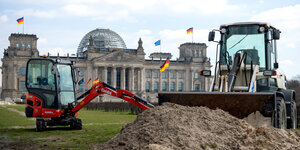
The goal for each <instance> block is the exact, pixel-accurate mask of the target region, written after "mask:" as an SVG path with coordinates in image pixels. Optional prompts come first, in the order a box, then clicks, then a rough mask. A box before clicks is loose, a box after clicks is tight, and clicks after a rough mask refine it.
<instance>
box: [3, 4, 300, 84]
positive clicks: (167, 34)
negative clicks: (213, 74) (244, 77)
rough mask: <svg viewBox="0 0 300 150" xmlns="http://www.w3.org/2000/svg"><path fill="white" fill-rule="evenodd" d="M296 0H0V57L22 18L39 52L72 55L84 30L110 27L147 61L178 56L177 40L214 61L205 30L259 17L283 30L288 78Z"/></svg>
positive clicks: (292, 70)
mask: <svg viewBox="0 0 300 150" xmlns="http://www.w3.org/2000/svg"><path fill="white" fill-rule="evenodd" d="M299 14H300V1H298V0H284V1H283V0H269V1H268V0H251V1H241V0H184V1H183V0H22V1H17V0H0V58H2V57H3V51H4V49H5V48H7V47H8V46H9V41H8V37H9V35H10V34H11V33H22V25H18V24H17V21H16V20H17V19H18V18H20V17H23V16H24V30H25V33H26V34H36V35H37V37H38V38H39V39H38V50H39V51H40V55H43V54H47V53H48V52H49V53H50V54H51V55H57V53H60V55H66V54H67V53H69V54H75V53H76V52H77V47H78V45H79V43H80V41H81V39H82V38H83V36H84V35H85V34H87V33H88V32H90V31H91V30H94V29H96V28H105V29H111V30H113V31H115V32H116V33H118V34H119V35H120V36H121V37H122V38H123V39H124V41H125V43H126V46H127V48H137V47H138V40H139V38H141V39H142V41H143V47H144V49H145V52H146V56H145V58H146V59H149V55H150V54H151V53H153V52H159V51H160V48H159V46H155V45H154V42H155V41H157V40H161V52H170V53H172V55H173V58H172V59H176V58H178V56H179V50H178V47H179V46H180V44H183V43H185V42H191V41H192V35H191V34H187V33H186V30H187V29H188V28H190V27H193V28H194V35H193V38H194V42H199V43H206V44H207V45H208V48H207V52H208V57H210V58H211V60H212V64H213V65H214V63H215V51H216V43H214V42H208V40H207V37H208V32H209V31H211V30H212V29H218V28H219V26H220V25H221V24H226V23H233V22H243V21H260V22H268V23H270V24H272V25H273V26H275V27H277V28H278V29H280V30H281V32H282V33H281V39H280V40H279V41H278V42H277V48H278V59H279V68H280V70H281V71H282V72H284V73H285V74H286V76H287V78H288V79H291V78H293V77H295V76H296V75H299V74H300V65H298V64H300V59H299V56H300V52H299V51H300V44H299V43H300V30H299V29H300V15H299Z"/></svg>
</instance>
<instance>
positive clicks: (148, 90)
mask: <svg viewBox="0 0 300 150" xmlns="http://www.w3.org/2000/svg"><path fill="white" fill-rule="evenodd" d="M146 92H150V82H149V81H147V82H146Z"/></svg>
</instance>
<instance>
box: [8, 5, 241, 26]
mask: <svg viewBox="0 0 300 150" xmlns="http://www.w3.org/2000/svg"><path fill="white" fill-rule="evenodd" d="M11 3H14V2H11ZM19 3H26V4H35V5H36V4H38V5H41V6H45V5H51V6H54V7H55V8H54V9H52V10H39V9H24V10H10V12H11V13H15V14H17V15H19V16H20V15H21V16H24V15H25V16H35V17H41V18H55V17H57V16H61V17H63V16H75V17H78V16H79V17H92V19H94V20H104V21H119V20H126V21H129V22H134V21H136V16H139V15H140V14H149V15H153V14H179V15H182V14H183V13H192V14H195V15H212V14H223V13H224V12H226V13H227V12H230V11H235V10H237V9H239V8H240V7H239V6H238V5H232V4H229V3H228V2H227V0H209V1H207V0H185V1H182V0H151V1H149V0H126V1H124V0H113V1H112V0H102V1H97V0H53V1H38V0H25V1H23V2H18V4H19ZM216 4H217V5H216Z"/></svg>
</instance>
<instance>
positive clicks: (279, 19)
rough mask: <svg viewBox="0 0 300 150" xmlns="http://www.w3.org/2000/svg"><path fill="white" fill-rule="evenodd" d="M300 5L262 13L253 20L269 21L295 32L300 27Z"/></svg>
mask: <svg viewBox="0 0 300 150" xmlns="http://www.w3.org/2000/svg"><path fill="white" fill-rule="evenodd" d="M299 14H300V5H295V6H287V7H282V8H275V9H271V10H268V11H264V12H261V13H259V14H257V15H255V16H253V17H252V18H251V20H253V21H263V22H265V21H269V22H271V23H272V24H276V26H278V27H281V28H284V29H287V30H293V29H297V28H299V26H300V15H299Z"/></svg>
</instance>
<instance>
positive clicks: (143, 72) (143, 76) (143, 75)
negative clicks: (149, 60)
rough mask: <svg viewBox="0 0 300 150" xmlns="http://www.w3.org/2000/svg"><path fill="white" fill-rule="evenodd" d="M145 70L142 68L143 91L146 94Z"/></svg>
mask: <svg viewBox="0 0 300 150" xmlns="http://www.w3.org/2000/svg"><path fill="white" fill-rule="evenodd" d="M145 78H146V76H145V68H141V91H142V92H145Z"/></svg>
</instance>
